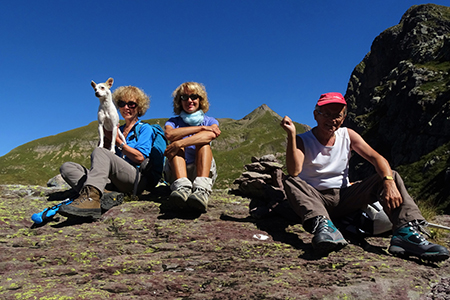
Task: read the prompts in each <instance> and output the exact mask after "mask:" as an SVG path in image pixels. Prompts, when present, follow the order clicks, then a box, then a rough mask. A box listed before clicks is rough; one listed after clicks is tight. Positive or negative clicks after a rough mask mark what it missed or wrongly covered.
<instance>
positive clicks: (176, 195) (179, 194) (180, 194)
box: [169, 186, 192, 209]
mask: <svg viewBox="0 0 450 300" xmlns="http://www.w3.org/2000/svg"><path fill="white" fill-rule="evenodd" d="M191 192H192V190H191V188H190V187H186V186H181V187H179V188H178V189H176V190H175V191H173V192H172V193H170V196H169V203H170V205H171V206H172V207H173V208H177V209H184V208H186V207H187V204H186V201H187V200H188V197H189V195H191Z"/></svg>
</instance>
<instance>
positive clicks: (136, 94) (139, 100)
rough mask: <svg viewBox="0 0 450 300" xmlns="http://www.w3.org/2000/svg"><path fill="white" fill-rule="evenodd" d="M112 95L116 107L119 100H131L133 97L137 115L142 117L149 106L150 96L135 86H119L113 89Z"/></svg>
mask: <svg viewBox="0 0 450 300" xmlns="http://www.w3.org/2000/svg"><path fill="white" fill-rule="evenodd" d="M112 97H113V100H114V103H115V104H116V107H119V106H118V105H117V103H118V102H119V101H120V100H122V101H124V99H125V100H127V101H131V99H133V100H134V101H135V102H136V104H137V106H136V109H137V114H138V117H142V116H143V115H144V114H145V113H146V112H147V109H148V108H149V107H150V96H147V94H145V93H144V91H143V90H141V89H140V88H137V87H135V86H131V85H129V86H119V87H118V88H117V89H115V90H114V93H113V94H112ZM127 101H124V102H127Z"/></svg>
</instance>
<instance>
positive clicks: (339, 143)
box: [298, 127, 351, 191]
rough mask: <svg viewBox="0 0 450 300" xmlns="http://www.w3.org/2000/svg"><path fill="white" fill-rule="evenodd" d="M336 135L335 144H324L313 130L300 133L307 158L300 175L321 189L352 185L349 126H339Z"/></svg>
mask: <svg viewBox="0 0 450 300" xmlns="http://www.w3.org/2000/svg"><path fill="white" fill-rule="evenodd" d="M335 135H336V140H335V142H334V145H333V146H324V145H322V144H321V143H320V142H319V141H318V140H317V138H316V137H315V136H314V134H313V133H312V130H310V131H308V132H305V133H302V134H299V135H298V136H299V137H300V138H301V139H302V140H303V145H304V147H305V160H304V163H303V168H302V172H301V173H300V174H299V175H298V177H300V178H301V179H302V180H304V181H306V182H307V183H308V184H310V185H311V186H313V187H314V188H316V189H317V190H319V191H320V190H326V189H332V188H333V189H336V188H343V187H347V186H349V185H350V184H349V179H348V162H349V160H350V157H351V150H350V137H349V135H348V131H347V128H345V127H343V128H339V129H338V130H336V132H335Z"/></svg>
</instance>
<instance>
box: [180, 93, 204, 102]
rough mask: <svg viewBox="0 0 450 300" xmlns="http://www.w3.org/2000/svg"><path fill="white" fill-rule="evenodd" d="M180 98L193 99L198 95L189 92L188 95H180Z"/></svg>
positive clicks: (183, 99)
mask: <svg viewBox="0 0 450 300" xmlns="http://www.w3.org/2000/svg"><path fill="white" fill-rule="evenodd" d="M180 98H181V100H182V101H188V100H189V99H191V100H192V101H194V100H197V99H198V98H200V96H199V95H197V94H190V95H181V96H180Z"/></svg>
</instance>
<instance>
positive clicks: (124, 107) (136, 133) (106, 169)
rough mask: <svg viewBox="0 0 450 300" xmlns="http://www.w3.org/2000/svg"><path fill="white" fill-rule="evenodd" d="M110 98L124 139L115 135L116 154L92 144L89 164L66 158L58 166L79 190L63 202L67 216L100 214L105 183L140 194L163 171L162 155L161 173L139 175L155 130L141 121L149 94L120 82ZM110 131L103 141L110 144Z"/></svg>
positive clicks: (111, 186)
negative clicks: (73, 197)
mask: <svg viewBox="0 0 450 300" xmlns="http://www.w3.org/2000/svg"><path fill="white" fill-rule="evenodd" d="M112 96H113V100H114V102H115V104H116V106H117V107H119V112H120V114H121V115H122V117H123V118H124V119H125V124H124V125H123V126H121V127H119V130H120V131H122V133H123V135H124V136H125V139H126V143H123V141H122V140H121V139H120V138H119V136H117V138H116V141H115V144H116V154H114V153H112V152H111V151H109V150H108V149H106V148H98V147H97V148H95V149H94V151H93V152H92V154H91V168H90V169H89V170H88V169H86V168H85V167H83V166H82V165H80V164H77V163H74V162H66V163H64V164H63V165H62V166H61V168H60V173H61V175H62V177H63V178H64V180H65V181H66V182H67V183H68V184H69V185H70V186H71V187H72V188H73V189H74V190H76V191H78V192H79V193H80V194H79V196H78V198H76V199H74V201H73V202H72V203H70V204H68V205H62V206H61V207H60V209H59V211H58V212H59V213H60V214H62V215H63V216H67V217H92V218H99V217H100V215H101V206H100V204H101V203H100V199H101V197H102V194H103V191H104V189H105V187H106V186H107V185H108V187H107V188H108V189H111V190H117V191H119V192H124V193H133V192H134V193H136V194H140V193H142V192H143V191H144V189H148V188H151V187H154V186H155V185H156V184H157V183H158V181H159V179H160V178H161V175H162V172H161V171H162V166H163V162H164V160H163V157H162V159H161V161H160V162H153V163H154V164H156V165H157V164H160V176H159V178H156V177H157V176H151V175H147V176H140V173H139V170H138V168H139V166H140V164H141V163H142V162H143V161H144V160H145V159H146V158H148V157H149V156H150V152H151V150H152V145H153V140H154V139H155V133H154V131H153V129H152V127H151V126H150V125H149V124H147V123H143V122H141V121H140V119H139V117H141V116H143V115H144V114H145V112H146V111H147V109H148V108H149V106H150V98H149V97H148V96H147V95H146V94H145V93H144V91H142V90H141V89H139V88H137V87H134V86H122V87H119V88H117V89H116V90H115V91H114V93H113V95H112ZM111 136H112V135H111V132H105V138H106V139H107V140H108V139H109V141H105V145H110V144H111V143H110V140H111Z"/></svg>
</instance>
